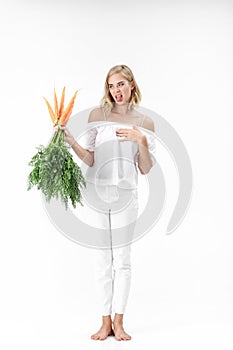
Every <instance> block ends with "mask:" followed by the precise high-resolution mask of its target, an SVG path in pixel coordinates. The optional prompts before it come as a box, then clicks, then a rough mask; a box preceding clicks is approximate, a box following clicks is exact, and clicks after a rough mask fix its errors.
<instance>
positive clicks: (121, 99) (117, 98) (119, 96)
mask: <svg viewBox="0 0 233 350" xmlns="http://www.w3.org/2000/svg"><path fill="white" fill-rule="evenodd" d="M115 99H116V101H117V102H122V101H123V96H122V95H121V94H119V95H116V96H115Z"/></svg>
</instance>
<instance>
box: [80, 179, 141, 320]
mask: <svg viewBox="0 0 233 350" xmlns="http://www.w3.org/2000/svg"><path fill="white" fill-rule="evenodd" d="M87 193H88V195H87V198H89V200H90V198H91V201H90V202H92V203H91V207H89V209H88V210H89V211H90V214H91V211H95V213H92V214H95V215H93V217H95V224H96V225H98V227H99V228H100V227H101V228H102V229H104V230H103V232H104V233H103V241H104V243H106V242H109V245H108V246H105V248H100V247H98V248H97V249H94V250H93V264H94V272H95V282H96V295H97V297H98V304H99V311H100V313H101V314H102V316H107V315H111V313H112V312H113V311H114V312H115V313H119V314H124V313H125V309H126V304H127V300H128V296H129V291H130V282H131V242H132V239H133V233H134V228H135V224H136V220H137V215H138V193H137V189H122V188H116V186H101V187H99V188H96V186H95V185H94V184H90V183H89V184H88V185H87V189H86V194H87ZM96 194H97V196H96ZM97 197H98V198H99V200H98V198H97ZM100 197H101V200H100ZM90 218H91V217H90ZM106 237H107V239H106Z"/></svg>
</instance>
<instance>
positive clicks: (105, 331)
mask: <svg viewBox="0 0 233 350" xmlns="http://www.w3.org/2000/svg"><path fill="white" fill-rule="evenodd" d="M111 335H114V332H113V329H112V327H111V326H110V325H104V324H103V325H102V326H101V327H100V329H99V330H98V332H97V333H95V334H92V336H91V339H93V340H104V339H106V338H107V337H108V336H111Z"/></svg>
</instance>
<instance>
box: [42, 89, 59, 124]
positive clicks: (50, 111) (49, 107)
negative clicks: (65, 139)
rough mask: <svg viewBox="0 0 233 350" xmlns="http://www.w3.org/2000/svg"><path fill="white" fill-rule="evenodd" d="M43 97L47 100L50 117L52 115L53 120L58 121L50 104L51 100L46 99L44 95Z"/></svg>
mask: <svg viewBox="0 0 233 350" xmlns="http://www.w3.org/2000/svg"><path fill="white" fill-rule="evenodd" d="M43 98H44V100H45V102H46V104H47V107H48V110H49V114H50V117H51V119H52V122H53V123H54V124H55V122H56V116H55V114H54V112H53V109H52V107H51V106H50V104H49V102H48V101H47V100H46V98H45V97H44V96H43Z"/></svg>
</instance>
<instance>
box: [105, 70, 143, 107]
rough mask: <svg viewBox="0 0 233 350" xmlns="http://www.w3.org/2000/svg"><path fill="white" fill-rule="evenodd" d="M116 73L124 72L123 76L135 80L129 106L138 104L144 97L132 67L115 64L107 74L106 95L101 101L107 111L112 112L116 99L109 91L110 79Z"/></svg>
mask: <svg viewBox="0 0 233 350" xmlns="http://www.w3.org/2000/svg"><path fill="white" fill-rule="evenodd" d="M116 73H120V74H122V75H123V77H124V78H125V79H126V80H128V82H133V85H134V88H133V89H132V92H131V98H130V102H129V106H128V108H131V107H133V106H135V105H138V104H139V103H140V101H141V98H142V95H141V92H140V90H139V87H138V85H137V83H136V80H135V78H134V75H133V72H132V71H131V69H130V68H129V67H128V66H126V65H124V64H122V65H117V66H114V67H112V68H111V69H110V70H109V72H108V74H107V77H106V80H105V84H104V96H103V97H102V99H101V101H100V106H101V107H103V108H104V109H105V111H106V113H108V112H110V111H111V109H112V108H113V106H114V99H113V97H112V95H111V94H110V91H109V86H108V80H109V78H110V77H111V76H112V75H113V74H116Z"/></svg>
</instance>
